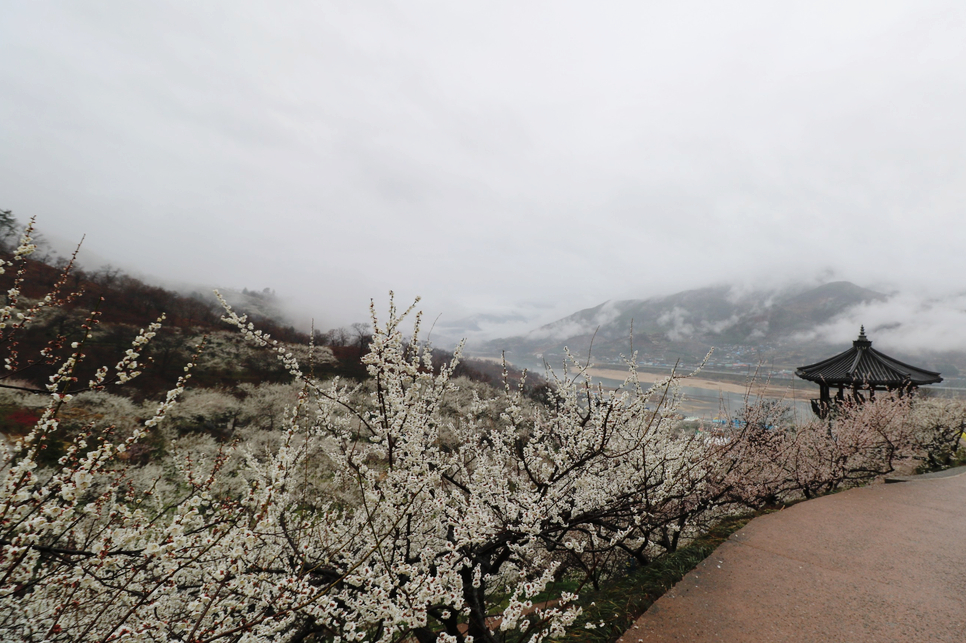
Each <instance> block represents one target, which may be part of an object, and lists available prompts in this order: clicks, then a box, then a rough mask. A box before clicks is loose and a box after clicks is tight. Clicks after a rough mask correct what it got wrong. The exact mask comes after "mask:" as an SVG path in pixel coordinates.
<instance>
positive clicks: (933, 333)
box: [472, 281, 966, 372]
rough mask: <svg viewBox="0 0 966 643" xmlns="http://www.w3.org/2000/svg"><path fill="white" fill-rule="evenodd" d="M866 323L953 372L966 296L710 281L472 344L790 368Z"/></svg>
mask: <svg viewBox="0 0 966 643" xmlns="http://www.w3.org/2000/svg"><path fill="white" fill-rule="evenodd" d="M863 324H864V325H865V327H866V330H867V332H868V334H869V337H870V338H871V339H872V340H873V341H874V342H876V347H877V348H881V349H882V350H884V351H886V352H889V353H890V354H894V355H895V356H896V357H898V358H900V359H902V358H904V359H908V360H912V361H914V362H917V363H918V362H922V363H923V364H924V365H925V366H930V367H937V366H938V367H942V368H945V369H946V370H947V372H950V371H958V370H960V369H962V368H963V365H964V363H966V357H964V351H966V332H964V331H963V330H962V329H964V328H966V301H964V300H962V298H959V297H949V298H945V299H936V300H930V301H920V300H917V299H916V298H915V297H914V296H913V295H910V294H908V293H890V294H887V293H883V292H878V291H876V290H872V289H869V288H864V287H862V286H859V285H856V284H854V283H851V282H848V281H835V282H830V283H825V284H822V285H820V286H818V287H809V286H802V285H798V286H788V287H785V288H780V289H747V288H738V287H734V286H712V287H706V288H699V289H695V290H687V291H683V292H679V293H676V294H673V295H669V296H663V297H652V298H648V299H628V300H620V301H607V302H604V303H602V304H600V305H598V306H594V307H593V308H587V309H584V310H580V311H577V312H575V313H573V314H572V315H568V316H566V317H563V318H561V319H558V320H557V321H554V322H552V323H549V324H545V325H543V326H540V327H538V328H536V329H533V330H531V331H529V332H527V333H524V334H519V335H515V336H509V337H503V338H500V339H495V340H490V341H488V342H483V343H480V344H478V345H474V346H473V347H472V348H474V350H475V351H476V352H478V353H480V354H492V355H496V354H500V353H501V352H503V351H505V352H506V355H507V357H508V359H510V360H511V361H513V360H517V361H520V362H530V363H532V362H533V361H534V360H544V361H546V362H547V363H549V364H551V365H553V364H556V363H559V362H560V361H561V360H562V359H563V357H564V351H565V348H567V349H569V350H570V351H571V352H572V353H573V354H574V355H576V356H579V357H581V358H586V356H587V355H588V353H592V355H593V360H594V361H595V362H600V361H604V362H607V361H614V360H617V359H618V358H619V356H620V355H630V353H631V351H632V348H633V350H635V351H637V352H638V354H639V355H638V359H639V361H640V362H642V363H645V364H654V365H660V364H674V363H676V362H677V361H678V360H680V361H681V362H682V363H683V364H695V363H697V362H699V361H700V360H701V359H702V358H703V357H704V356H705V355H706V354H707V352H708V351H709V350H710V349H711V348H715V349H716V353H715V355H714V357H713V358H712V364H717V365H725V366H734V365H739V366H740V365H747V364H754V363H757V362H759V361H764V362H767V363H771V364H774V365H776V367H780V368H793V367H794V366H796V365H801V364H804V363H807V362H808V361H813V360H818V359H821V358H823V357H828V356H830V355H831V354H832V353H833V352H835V351H837V350H844V348H846V347H847V346H848V345H849V342H851V341H852V340H853V339H855V337H856V335H857V334H858V331H859V326H860V325H863Z"/></svg>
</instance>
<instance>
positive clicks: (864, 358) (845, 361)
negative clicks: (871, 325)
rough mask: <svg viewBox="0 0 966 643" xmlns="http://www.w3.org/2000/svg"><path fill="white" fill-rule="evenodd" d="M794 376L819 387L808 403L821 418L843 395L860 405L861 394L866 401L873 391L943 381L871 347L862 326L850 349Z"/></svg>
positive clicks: (906, 390) (910, 388) (908, 388)
mask: <svg viewBox="0 0 966 643" xmlns="http://www.w3.org/2000/svg"><path fill="white" fill-rule="evenodd" d="M795 375H798V376H799V377H800V378H802V379H804V380H808V381H810V382H815V383H816V384H818V385H819V387H821V395H820V397H819V399H817V400H812V410H813V411H815V414H816V415H818V416H819V417H821V418H824V417H826V416H828V413H829V410H830V409H831V408H832V405H833V403H838V402H842V401H844V400H845V399H846V395H848V396H850V397H851V398H852V399H854V400H856V401H859V402H862V401H864V400H865V399H866V398H865V395H864V394H867V395H868V398H869V399H874V398H875V392H876V391H897V392H898V393H899V395H903V394H905V393H910V392H912V391H913V390H914V389H915V388H916V387H919V386H922V385H923V384H936V383H938V382H942V381H943V378H942V377H940V375H939V373H933V372H932V371H927V370H924V369H921V368H917V367H915V366H910V365H909V364H904V363H903V362H900V361H899V360H897V359H893V358H891V357H889V356H888V355H884V354H882V353H880V352H879V351H877V350H875V349H874V348H872V342H871V341H869V338H868V337H866V336H865V326H862V327H861V330H859V338H858V339H857V340H855V341H854V342H852V348H850V349H849V350H847V351H845V352H844V353H839V354H838V355H836V356H835V357H830V358H828V359H826V360H822V361H821V362H816V363H815V364H809V365H808V366H802V367H800V368H798V369H796V370H795ZM836 387H837V388H838V391H837V393H836V394H835V398H834V400H833V398H832V397H831V395H830V390H831V389H832V388H836Z"/></svg>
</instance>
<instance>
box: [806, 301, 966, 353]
mask: <svg viewBox="0 0 966 643" xmlns="http://www.w3.org/2000/svg"><path fill="white" fill-rule="evenodd" d="M861 325H864V326H865V330H866V334H867V335H868V337H869V339H871V340H872V341H873V342H875V345H876V347H877V348H882V349H883V350H886V351H888V350H899V351H904V352H908V353H920V352H930V351H966V294H954V295H949V296H945V297H923V296H917V295H913V294H907V293H900V294H897V295H894V296H892V297H890V298H889V299H887V300H885V301H880V302H869V303H866V304H861V305H858V306H855V307H853V308H850V309H849V310H847V311H845V312H844V313H842V314H841V315H839V316H838V317H836V318H835V319H834V320H832V321H831V322H829V323H828V324H823V325H821V326H818V327H816V328H815V329H814V330H812V331H809V332H807V333H801V334H798V335H796V336H795V337H794V338H793V339H801V340H806V341H808V340H820V341H826V342H829V343H832V344H844V343H847V342H850V341H852V340H854V339H855V338H856V336H857V335H858V333H859V326H861Z"/></svg>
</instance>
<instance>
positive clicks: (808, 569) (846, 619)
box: [619, 468, 966, 643]
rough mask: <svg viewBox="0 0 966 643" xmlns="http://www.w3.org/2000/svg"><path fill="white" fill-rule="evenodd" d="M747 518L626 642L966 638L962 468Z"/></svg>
mask: <svg viewBox="0 0 966 643" xmlns="http://www.w3.org/2000/svg"><path fill="white" fill-rule="evenodd" d="M909 480H910V481H908V482H902V483H901V484H879V485H873V486H870V487H863V488H859V489H851V490H849V491H844V492H842V493H838V494H835V495H831V496H826V497H824V498H818V499H816V500H811V501H808V502H802V503H799V504H797V505H794V506H792V507H789V508H787V509H784V510H782V511H779V512H777V513H774V514H769V515H767V516H762V517H760V518H756V519H755V520H753V521H751V522H750V523H748V525H746V526H745V527H744V528H742V529H741V530H739V531H737V532H736V533H735V534H733V535H732V536H731V538H730V539H729V540H728V541H727V542H725V543H724V544H723V545H721V547H719V548H718V549H717V550H716V551H715V552H714V553H713V554H712V555H711V556H710V557H708V558H707V559H706V560H705V561H704V562H702V563H701V564H700V565H699V566H698V567H697V568H696V569H695V570H694V571H692V572H691V573H690V574H688V575H687V576H685V577H684V579H682V580H681V582H680V583H678V584H677V585H675V586H674V588H673V589H672V590H671V591H669V592H668V593H667V594H666V595H664V596H663V597H662V598H661V599H660V600H658V601H657V602H656V603H654V605H652V606H651V608H650V609H649V610H648V611H647V612H646V613H645V614H644V615H643V616H642V617H641V618H640V619H638V621H637V623H636V624H635V625H634V626H633V627H632V628H631V629H630V630H628V631H627V632H626V633H625V634H624V636H623V637H621V638H620V639H619V643H664V642H668V641H688V642H694V643H702V642H705V641H716V642H722V641H724V642H735V643H741V642H746V641H747V642H749V643H779V642H786V641H787V642H788V643H793V642H794V643H814V642H818V641H822V642H825V641H828V642H830V643H864V642H866V641H868V642H872V641H875V642H877V643H883V642H890V641H897V642H898V641H903V642H905V641H909V642H912V643H925V642H932V641H943V642H949V643H963V642H966V469H963V468H960V469H957V470H953V471H951V472H947V474H946V475H940V476H935V475H934V476H919V477H915V478H910V479H909Z"/></svg>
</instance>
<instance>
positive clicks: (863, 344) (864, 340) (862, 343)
mask: <svg viewBox="0 0 966 643" xmlns="http://www.w3.org/2000/svg"><path fill="white" fill-rule="evenodd" d="M852 345H853V346H855V347H856V348H868V347H869V346H872V342H870V341H869V338H868V337H866V336H865V324H863V325H862V326H860V327H859V338H858V339H857V340H855V341H854V342H852Z"/></svg>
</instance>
